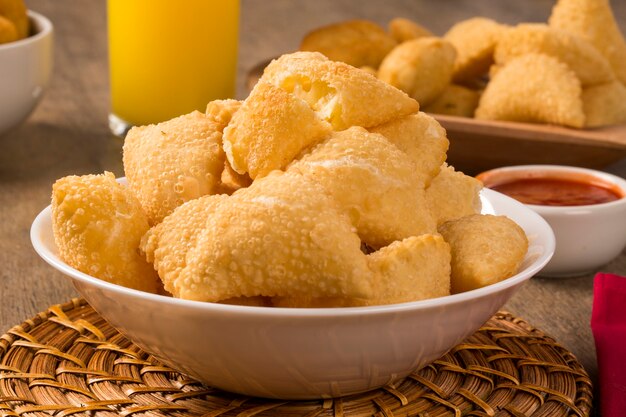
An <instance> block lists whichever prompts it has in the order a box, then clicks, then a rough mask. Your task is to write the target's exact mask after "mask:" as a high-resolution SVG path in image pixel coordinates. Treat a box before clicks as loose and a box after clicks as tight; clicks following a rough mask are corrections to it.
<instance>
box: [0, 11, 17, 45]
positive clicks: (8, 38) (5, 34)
mask: <svg viewBox="0 0 626 417" xmlns="http://www.w3.org/2000/svg"><path fill="white" fill-rule="evenodd" d="M18 39H19V36H18V34H17V28H16V27H15V24H14V23H13V22H11V21H10V20H9V19H7V18H6V17H4V16H2V15H0V44H3V43H8V42H13V41H16V40H18Z"/></svg>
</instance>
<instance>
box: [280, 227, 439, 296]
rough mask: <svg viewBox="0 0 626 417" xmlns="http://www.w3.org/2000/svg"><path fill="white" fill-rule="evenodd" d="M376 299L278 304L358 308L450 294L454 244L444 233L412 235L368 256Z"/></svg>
mask: <svg viewBox="0 0 626 417" xmlns="http://www.w3.org/2000/svg"><path fill="white" fill-rule="evenodd" d="M368 264H369V267H370V269H371V270H372V272H373V273H374V279H373V284H372V285H373V288H374V291H373V296H372V298H367V299H366V298H342V297H325V298H314V297H310V296H305V297H276V298H274V299H272V302H273V304H274V305H275V306H277V307H296V308H303V307H307V308H320V307H322V308H323V307H357V306H370V305H383V304H394V303H405V302H408V301H419V300H426V299H429V298H437V297H443V296H446V295H449V294H450V246H449V245H448V244H447V243H446V242H445V241H444V240H443V238H442V237H441V236H440V235H430V234H428V235H421V236H411V237H409V238H406V239H404V240H400V241H396V242H394V243H392V244H391V245H389V246H387V247H384V248H382V249H380V250H378V251H376V252H373V253H372V254H370V255H368Z"/></svg>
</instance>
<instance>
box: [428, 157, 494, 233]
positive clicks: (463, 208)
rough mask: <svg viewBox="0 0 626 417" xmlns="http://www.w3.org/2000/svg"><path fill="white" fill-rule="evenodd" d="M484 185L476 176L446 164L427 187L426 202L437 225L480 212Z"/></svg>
mask: <svg viewBox="0 0 626 417" xmlns="http://www.w3.org/2000/svg"><path fill="white" fill-rule="evenodd" d="M482 187H483V185H482V183H481V182H480V181H478V180H477V179H476V178H474V177H470V176H468V175H465V174H463V173H462V172H458V171H455V170H454V167H452V166H449V165H447V164H444V165H443V166H442V167H441V170H440V171H439V174H437V176H436V177H435V178H434V179H433V181H432V182H431V183H430V186H429V187H428V188H426V202H427V203H428V207H429V208H430V212H431V214H432V216H433V217H434V219H435V222H436V223H437V225H441V224H442V223H444V222H447V221H449V220H454V219H458V218H459V217H464V216H468V215H471V214H476V213H480V210H481V202H480V190H481V189H482Z"/></svg>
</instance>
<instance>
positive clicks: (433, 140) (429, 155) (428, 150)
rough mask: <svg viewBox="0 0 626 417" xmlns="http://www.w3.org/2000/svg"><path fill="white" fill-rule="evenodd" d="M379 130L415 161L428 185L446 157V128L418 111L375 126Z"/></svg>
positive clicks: (416, 167) (415, 166)
mask: <svg viewBox="0 0 626 417" xmlns="http://www.w3.org/2000/svg"><path fill="white" fill-rule="evenodd" d="M369 130H370V132H373V133H380V134H381V135H383V136H384V137H386V138H387V139H388V140H389V141H390V142H391V143H393V144H394V145H396V147H398V149H400V150H401V151H403V152H404V153H406V154H407V155H408V156H409V158H410V159H411V160H412V161H413V165H414V169H415V173H416V174H417V177H418V178H420V180H422V182H423V183H424V184H425V185H426V186H428V185H429V184H430V181H431V180H432V179H433V178H434V177H435V175H437V174H438V173H439V168H440V167H441V164H443V162H444V161H445V160H446V152H448V147H449V145H450V142H449V141H448V138H447V137H446V130H445V129H444V128H443V127H441V125H440V124H439V122H438V121H436V120H435V119H434V118H432V117H431V116H429V115H427V114H426V113H422V112H418V113H415V114H411V115H409V116H405V117H400V118H397V119H395V120H392V121H391V122H388V123H385V124H382V125H380V126H375V127H372V128H370V129H369Z"/></svg>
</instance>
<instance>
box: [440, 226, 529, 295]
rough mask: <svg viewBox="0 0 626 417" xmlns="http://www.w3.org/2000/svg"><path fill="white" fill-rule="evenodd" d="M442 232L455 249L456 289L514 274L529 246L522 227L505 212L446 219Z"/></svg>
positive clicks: (491, 281) (479, 285)
mask: <svg viewBox="0 0 626 417" xmlns="http://www.w3.org/2000/svg"><path fill="white" fill-rule="evenodd" d="M439 232H440V233H441V234H442V235H443V238H444V239H445V240H446V242H448V243H449V244H450V248H451V250H452V279H451V285H452V293H459V292H464V291H469V290H473V289H476V288H480V287H484V286H486V285H490V284H494V283H496V282H499V281H502V280H503V279H506V278H508V277H510V276H512V275H514V274H515V273H516V272H517V270H518V269H519V267H520V265H521V263H522V261H523V260H524V256H525V255H526V251H527V250H528V239H527V238H526V234H525V233H524V231H523V230H522V228H520V227H519V226H518V225H517V224H516V223H515V222H514V221H512V220H511V219H509V218H508V217H505V216H492V215H482V214H475V215H471V216H466V217H462V218H460V219H457V220H453V221H450V222H447V223H444V224H443V225H441V226H440V227H439Z"/></svg>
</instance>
